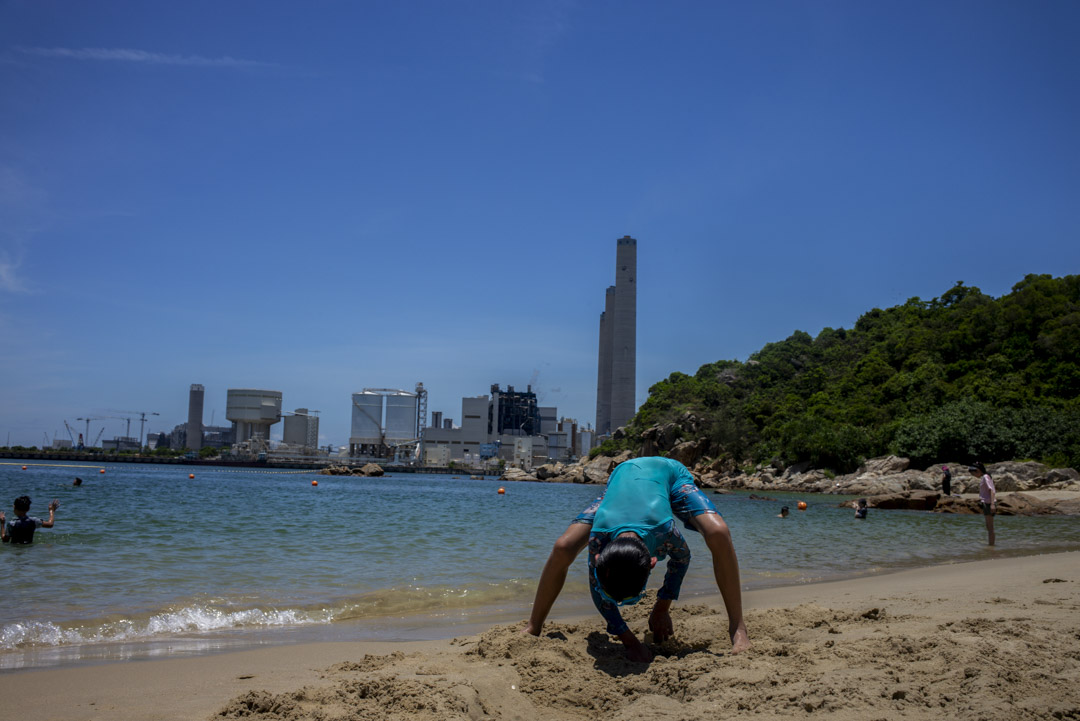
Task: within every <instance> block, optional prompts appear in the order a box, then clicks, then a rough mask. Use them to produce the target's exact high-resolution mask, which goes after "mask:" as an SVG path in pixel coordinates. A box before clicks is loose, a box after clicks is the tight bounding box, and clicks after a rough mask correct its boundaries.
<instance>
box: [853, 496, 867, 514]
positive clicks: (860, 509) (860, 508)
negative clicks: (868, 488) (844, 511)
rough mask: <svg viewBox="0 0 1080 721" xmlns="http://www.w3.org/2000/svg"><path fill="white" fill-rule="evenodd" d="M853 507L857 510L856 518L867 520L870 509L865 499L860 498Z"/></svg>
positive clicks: (854, 502)
mask: <svg viewBox="0 0 1080 721" xmlns="http://www.w3.org/2000/svg"><path fill="white" fill-rule="evenodd" d="M851 507H852V508H854V509H855V517H856V518H866V513H867V511H868V510H869V509H868V508H867V506H866V499H865V498H860V499H859V500H858V501H853V502H852V504H851Z"/></svg>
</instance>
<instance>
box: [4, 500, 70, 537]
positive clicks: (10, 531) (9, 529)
mask: <svg viewBox="0 0 1080 721" xmlns="http://www.w3.org/2000/svg"><path fill="white" fill-rule="evenodd" d="M59 507H60V501H58V500H56V499H55V498H54V499H53V501H52V502H51V503H50V504H49V520H47V521H43V520H41V519H40V518H35V517H34V516H28V515H26V512H27V511H29V510H30V496H19V497H18V498H16V499H15V503H14V508H15V516H16V517H15V520H14V521H12V522H11V523H8V522H7V518H6V517H5V516H4V512H3V511H0V541H3V542H4V543H15V544H27V543H33V542H34V531H36V530H37V529H39V528H52V527H53V522H54V521H55V520H56V518H55V516H56V509H57V508H59Z"/></svg>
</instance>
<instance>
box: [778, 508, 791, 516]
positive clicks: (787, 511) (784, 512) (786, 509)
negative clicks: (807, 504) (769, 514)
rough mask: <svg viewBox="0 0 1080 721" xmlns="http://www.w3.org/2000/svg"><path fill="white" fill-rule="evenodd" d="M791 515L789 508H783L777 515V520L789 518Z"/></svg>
mask: <svg viewBox="0 0 1080 721" xmlns="http://www.w3.org/2000/svg"><path fill="white" fill-rule="evenodd" d="M789 513H791V511H789V510H788V507H787V506H784V507H783V508H781V509H780V513H778V514H776V517H777V518H787V517H788V514H789Z"/></svg>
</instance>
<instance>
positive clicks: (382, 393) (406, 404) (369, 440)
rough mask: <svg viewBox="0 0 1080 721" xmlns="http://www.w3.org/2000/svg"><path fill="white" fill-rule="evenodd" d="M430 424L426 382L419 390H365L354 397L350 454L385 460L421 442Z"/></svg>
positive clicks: (420, 384) (417, 387) (417, 388)
mask: <svg viewBox="0 0 1080 721" xmlns="http://www.w3.org/2000/svg"><path fill="white" fill-rule="evenodd" d="M425 425H427V391H426V390H425V389H424V384H423V383H417V384H416V390H415V391H405V390H400V389H395V388H365V389H364V390H362V391H360V392H359V393H353V394H352V427H351V429H350V431H349V455H350V456H354V457H355V456H368V457H374V458H382V457H386V456H388V455H391V454H394V453H395V449H397V448H399V447H401V446H406V445H412V446H414V447H415V445H417V444H419V443H420V436H421V432H422V430H423V428H424V426H425Z"/></svg>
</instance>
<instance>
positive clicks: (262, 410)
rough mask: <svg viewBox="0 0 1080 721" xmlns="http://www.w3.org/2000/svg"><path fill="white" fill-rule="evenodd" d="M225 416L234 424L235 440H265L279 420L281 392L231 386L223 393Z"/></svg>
mask: <svg viewBox="0 0 1080 721" xmlns="http://www.w3.org/2000/svg"><path fill="white" fill-rule="evenodd" d="M225 418H226V419H228V420H229V421H231V422H232V424H233V425H232V427H233V438H234V439H235V440H234V442H235V443H243V442H245V441H251V440H257V441H262V442H263V443H268V442H269V441H270V427H271V426H272V425H274V424H275V423H277V422H278V421H280V420H281V391H266V390H258V389H254V388H230V389H228V391H227V392H226V401H225ZM188 447H189V448H190V447H191V446H190V445H189V446H188Z"/></svg>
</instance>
